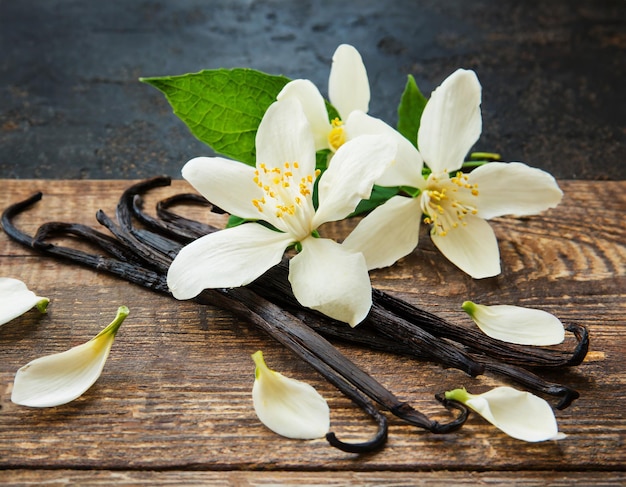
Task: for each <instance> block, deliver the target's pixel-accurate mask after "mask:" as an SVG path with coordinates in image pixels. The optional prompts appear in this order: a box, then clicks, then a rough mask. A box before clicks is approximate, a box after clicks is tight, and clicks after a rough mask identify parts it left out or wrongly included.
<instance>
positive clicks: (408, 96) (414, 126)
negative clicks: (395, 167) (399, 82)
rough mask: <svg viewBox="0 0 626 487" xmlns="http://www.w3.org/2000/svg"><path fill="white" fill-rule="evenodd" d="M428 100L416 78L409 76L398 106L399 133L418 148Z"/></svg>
mask: <svg viewBox="0 0 626 487" xmlns="http://www.w3.org/2000/svg"><path fill="white" fill-rule="evenodd" d="M427 101H428V100H427V99H426V97H425V96H424V95H422V92H421V91H420V90H419V88H418V87H417V83H415V78H413V76H412V75H409V76H408V78H407V81H406V86H405V87H404V92H403V93H402V98H400V105H398V132H400V133H401V134H402V135H404V136H405V137H406V138H407V139H408V140H409V142H411V144H413V145H414V146H415V147H417V131H418V130H419V128H420V119H421V118H422V112H423V111H424V107H425V106H426V102H427Z"/></svg>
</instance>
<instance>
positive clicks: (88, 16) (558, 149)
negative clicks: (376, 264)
mask: <svg viewBox="0 0 626 487" xmlns="http://www.w3.org/2000/svg"><path fill="white" fill-rule="evenodd" d="M343 42H346V43H350V44H353V45H354V46H356V47H357V48H358V49H359V51H360V52H361V54H362V56H363V58H364V61H365V64H366V67H367V69H368V73H369V76H370V83H371V86H372V102H371V105H370V113H371V114H372V115H375V116H378V117H381V118H383V119H385V120H386V121H387V122H389V123H391V124H395V120H396V114H395V112H396V106H397V103H398V100H399V97H400V94H401V92H402V89H403V86H404V83H405V80H406V75H407V74H409V73H411V74H413V75H414V76H415V78H416V80H417V82H418V84H419V86H420V87H421V88H422V90H423V91H424V92H425V93H426V94H428V93H430V91H431V90H432V89H433V88H434V87H436V86H437V85H438V84H439V83H440V82H441V81H442V80H443V79H444V78H445V77H446V76H447V75H448V74H450V73H451V72H452V71H454V70H455V69H456V68H458V67H465V68H472V69H474V70H476V72H477V73H478V76H479V79H480V80H481V82H482V84H483V117H484V123H483V136H482V137H481V139H480V141H479V142H478V144H477V145H476V149H477V150H488V151H496V152H500V153H502V154H503V155H504V156H505V158H506V160H521V161H524V162H527V163H528V164H530V165H533V166H537V167H541V168H543V169H546V170H548V171H550V172H552V173H553V174H554V175H555V176H557V177H559V178H580V179H626V149H625V147H626V144H625V142H626V94H625V85H626V2H624V1H623V0H615V1H582V0H578V1H577V0H550V1H522V2H520V1H518V0H497V1H496V0H493V1H488V0H482V1H480V0H474V1H466V0H458V1H435V0H432V1H417V0H401V1H386V2H382V1H380V0H377V1H374V0H364V1H352V2H338V1H333V0H326V1H312V0H309V1H307V0H299V1H293V2H287V1H277V0H275V1H270V0H264V1H252V0H249V1H244V0H219V1H201V0H177V1H171V2H166V1H158V0H153V1H126V0H123V1H122V0H107V1H103V2H96V1H72V0H40V1H35V0H20V1H11V0H0V53H1V54H0V81H1V82H0V177H3V178H142V177H149V176H153V175H157V174H168V175H170V176H173V177H179V174H180V168H181V166H182V165H183V164H184V163H185V162H186V161H187V160H188V159H190V158H191V157H194V156H197V155H210V154H212V152H211V151H210V149H208V148H207V147H206V146H205V145H203V144H201V143H200V142H198V141H197V140H195V139H194V138H193V136H192V135H190V134H189V132H188V131H187V129H186V128H185V126H184V125H183V124H182V123H181V122H179V121H178V119H177V118H176V117H175V116H174V115H173V114H172V113H171V110H170V107H169V105H168V104H167V102H166V101H165V100H164V98H163V97H162V96H161V94H159V93H158V92H157V91H156V90H155V89H154V88H151V87H150V86H147V85H145V84H142V83H140V82H138V81H137V79H138V78H139V77H140V76H160V75H170V74H183V73H186V72H195V71H199V70H200V69H204V68H218V67H238V66H246V67H253V68H256V69H260V70H263V71H266V72H269V73H273V74H284V75H286V76H288V77H291V78H296V77H306V78H310V79H311V80H312V81H314V82H315V83H316V84H317V85H318V86H319V87H320V89H321V90H322V92H323V93H325V92H326V84H327V78H328V72H329V65H330V58H331V55H332V53H333V51H334V49H335V48H336V46H337V45H338V44H340V43H343Z"/></svg>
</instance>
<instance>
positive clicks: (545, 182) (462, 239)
mask: <svg viewBox="0 0 626 487" xmlns="http://www.w3.org/2000/svg"><path fill="white" fill-rule="evenodd" d="M480 102H481V86H480V83H479V82H478V78H477V77H476V74H475V73H474V72H473V71H468V70H463V69H459V70H457V71H456V72H454V73H453V74H452V75H450V76H449V77H448V78H447V79H446V80H444V82H443V83H442V84H441V86H439V87H438V88H437V89H436V90H435V91H434V92H433V93H432V96H431V98H430V100H429V101H428V103H427V104H426V107H425V108H424V112H423V113H422V118H421V122H420V128H419V132H418V137H417V142H418V147H419V152H420V153H421V157H422V158H423V161H424V163H425V164H426V165H428V167H429V168H430V169H431V171H432V172H431V174H430V175H429V176H428V178H427V179H426V180H424V178H423V177H422V167H423V165H422V159H421V158H420V157H419V154H418V151H417V149H415V148H414V147H412V146H411V147H406V146H405V145H403V146H402V148H403V149H402V150H401V149H399V150H398V155H397V158H396V159H397V160H396V163H395V164H393V165H391V166H390V167H389V169H388V171H387V173H386V175H385V178H387V179H388V180H394V181H397V180H398V179H401V180H402V181H403V182H402V183H400V185H402V186H410V187H413V188H415V189H416V191H415V193H416V195H415V197H406V196H400V195H399V196H394V197H393V198H391V199H389V200H388V201H387V202H386V203H385V204H383V205H381V206H379V207H378V208H376V209H375V210H374V211H373V212H372V213H370V214H369V215H368V216H367V217H366V218H365V219H364V220H363V221H362V222H361V223H360V224H359V225H358V226H357V228H356V229H355V230H354V231H353V232H352V233H351V234H350V236H349V237H348V238H347V239H346V241H345V242H344V245H346V246H347V247H348V248H351V249H353V250H358V251H361V252H363V254H364V255H365V257H366V259H367V263H368V267H369V268H370V269H373V268H378V267H385V266H388V265H391V264H393V263H394V262H395V261H396V260H398V259H399V258H401V257H403V256H405V255H407V254H409V253H410V252H412V251H413V249H414V248H415V247H416V246H417V241H418V236H419V228H420V224H421V223H422V215H425V217H424V219H423V221H424V222H425V223H427V224H429V225H431V238H432V240H433V242H434V244H435V245H436V246H437V248H439V250H440V251H441V252H442V253H443V254H444V255H445V256H446V257H447V258H448V259H449V260H450V261H451V262H452V263H453V264H455V265H456V266H457V267H459V268H460V269H461V270H463V271H464V272H466V273H468V274H469V275H470V276H472V277H474V278H476V279H480V278H485V277H491V276H495V275H497V274H499V273H500V253H499V250H498V242H497V240H496V236H495V234H494V232H493V230H492V229H491V227H490V225H489V224H488V223H487V221H486V220H488V219H490V218H494V217H497V216H502V215H510V214H512V215H517V216H523V215H533V214H537V213H539V212H541V211H543V210H546V209H548V208H553V207H554V206H556V205H557V204H558V203H559V202H560V201H561V198H562V196H563V193H562V191H561V190H560V189H559V186H558V184H557V183H556V181H555V179H554V178H553V177H552V176H551V175H550V174H548V173H547V172H545V171H542V170H540V169H535V168H531V167H529V166H527V165H525V164H522V163H519V162H512V163H497V162H492V163H489V164H484V165H483V166H480V167H478V168H477V169H475V170H473V171H472V172H471V173H469V174H464V173H461V172H460V169H461V167H462V165H463V162H464V160H465V156H466V155H467V153H468V152H469V150H470V149H471V147H472V146H473V145H474V143H475V142H476V141H477V140H478V137H479V136H480V133H481V130H482V119H481V113H480ZM370 132H371V133H375V132H376V131H375V130H370ZM379 132H381V133H382V132H383V130H380V131H379ZM384 133H388V130H385V131H384ZM407 157H408V158H410V159H411V161H409V162H407V160H406V158H407ZM408 168H410V174H409V173H408V172H407V171H408Z"/></svg>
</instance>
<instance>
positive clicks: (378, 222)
mask: <svg viewBox="0 0 626 487" xmlns="http://www.w3.org/2000/svg"><path fill="white" fill-rule="evenodd" d="M421 216H422V211H421V208H420V204H419V200H418V199H417V198H405V197H404V196H394V197H393V198H391V199H389V200H388V201H387V202H385V203H384V204H382V205H380V206H379V207H377V208H376V209H374V211H372V212H371V213H370V214H369V215H367V216H366V217H365V218H364V219H363V220H361V221H360V222H359V224H358V225H357V226H356V228H355V229H354V230H353V231H352V232H351V233H350V235H348V237H347V238H346V239H345V240H344V241H343V244H342V245H343V246H344V247H346V248H348V249H350V250H353V251H355V252H361V253H362V254H363V255H364V256H365V260H366V261H367V268H368V269H377V268H380V267H387V266H390V265H392V264H393V263H394V262H396V261H397V260H398V259H400V258H401V257H404V256H405V255H408V254H410V253H411V252H413V249H415V247H417V240H418V237H419V228H420V222H421Z"/></svg>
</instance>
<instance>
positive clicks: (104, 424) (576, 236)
mask: <svg viewBox="0 0 626 487" xmlns="http://www.w3.org/2000/svg"><path fill="white" fill-rule="evenodd" d="M560 183H561V187H562V188H563V190H564V192H565V197H564V200H563V202H562V203H561V205H560V206H559V207H557V208H556V209H554V210H551V211H548V212H546V213H544V214H542V215H539V216H535V217H531V218H528V219H515V218H500V219H497V220H495V221H494V222H493V227H494V228H495V230H496V232H497V235H498V238H499V241H500V249H501V254H502V261H503V272H502V274H501V275H500V276H499V277H497V278H493V279H487V280H480V281H476V280H472V279H471V278H469V277H467V276H465V275H463V274H462V273H461V272H460V271H457V270H456V269H455V268H454V267H453V266H452V265H451V264H449V263H447V262H446V261H445V259H443V258H442V257H441V256H440V255H439V254H438V253H437V252H436V251H435V249H434V248H433V246H432V244H431V243H430V242H429V240H428V238H427V237H424V238H422V240H421V242H420V246H419V248H418V250H416V251H415V252H414V253H413V254H412V255H410V256H408V257H407V258H405V259H403V260H402V261H401V262H400V263H398V264H397V265H396V266H394V267H392V268H390V269H385V270H381V271H376V272H373V273H372V282H373V285H374V286H376V287H379V288H381V289H385V290H387V291H389V292H392V293H394V294H396V295H399V296H401V297H403V298H404V299H406V300H408V301H410V302H412V303H414V304H417V305H419V306H422V307H424V308H426V309H428V310H430V311H433V312H435V313H437V314H440V315H441V316H444V317H446V318H448V319H451V320H454V321H456V322H459V323H464V324H466V325H467V326H472V324H471V322H469V320H468V318H466V317H465V315H464V314H463V313H462V311H461V310H460V305H461V303H462V302H463V300H465V299H472V300H475V301H477V302H482V303H486V304H493V303H509V304H521V305H527V306H535V307H540V308H543V309H546V310H548V311H550V312H553V313H555V314H557V315H558V316H559V317H560V318H561V319H562V321H563V322H565V323H581V324H584V325H586V326H587V327H588V328H589V330H590V333H591V340H592V341H591V351H590V353H589V356H588V359H587V360H586V361H585V362H584V363H583V364H582V365H581V366H580V367H577V368H575V369H572V370H568V371H557V372H551V373H546V374H545V375H546V376H547V377H550V378H551V379H553V380H558V381H562V382H564V383H566V384H569V385H571V386H573V387H575V388H577V389H578V390H579V391H580V393H581V398H580V399H579V400H577V401H576V402H575V403H574V404H573V405H572V406H571V407H570V408H568V409H566V410H564V411H557V413H556V415H557V419H558V421H559V426H560V429H561V431H563V432H564V433H566V434H567V435H568V437H567V438H566V439H565V440H562V441H559V442H545V443H539V444H528V443H523V442H520V441H517V440H513V439H511V438H509V437H507V436H506V435H504V434H502V433H500V432H499V431H498V430H496V429H495V428H493V427H491V426H490V425H488V424H487V423H485V422H484V421H483V420H482V419H481V418H479V417H478V416H476V415H472V417H471V418H470V419H469V421H468V422H467V424H466V425H465V426H464V427H463V428H462V430H461V431H459V432H456V433H452V434H446V435H440V436H435V435H432V434H430V433H427V432H424V431H421V430H417V429H415V428H413V427H410V426H406V425H404V424H402V423H401V422H399V421H397V420H395V419H394V418H393V417H390V431H389V433H390V437H389V442H388V444H387V446H386V447H385V448H384V449H383V450H382V451H380V452H377V453H374V454H371V455H364V456H358V455H354V454H347V453H343V452H340V451H338V450H335V449H333V448H331V447H330V446H328V444H327V443H326V442H325V440H315V441H306V442H302V441H294V440H286V439H283V438H281V437H278V436H276V435H274V434H273V433H271V432H269V431H268V430H267V429H266V428H265V427H264V426H263V425H262V424H260V423H259V421H258V419H257V418H256V416H255V414H254V411H253V408H252V401H251V387H252V382H253V370H254V367H253V363H252V360H251V359H250V354H252V353H253V352H255V351H256V350H258V349H262V350H263V351H264V353H265V356H266V360H267V362H268V364H269V365H270V367H272V368H275V369H277V370H280V371H281V372H283V373H285V374H287V375H290V376H293V377H296V378H299V379H302V380H306V381H308V382H310V383H311V384H313V385H315V386H316V387H317V388H318V390H319V391H320V392H321V393H322V394H323V395H324V396H325V397H326V398H327V399H328V401H329V404H330V407H331V421H332V429H333V430H334V431H335V432H336V433H337V434H338V435H339V437H340V438H344V439H346V440H348V439H352V440H356V439H359V438H361V439H365V438H368V437H369V435H370V434H371V433H372V432H373V425H372V424H371V423H370V422H369V420H368V419H367V418H365V417H364V415H363V414H362V413H361V412H360V410H358V409H357V408H355V407H354V406H353V405H352V404H351V403H350V401H349V400H347V399H346V398H344V397H343V396H342V395H341V394H340V393H338V392H337V391H336V390H335V389H334V388H333V387H332V386H330V385H328V384H327V383H326V382H325V381H324V380H323V379H321V378H320V377H319V376H317V375H316V373H315V372H313V371H312V370H311V369H310V368H309V367H308V366H307V365H305V364H303V363H301V362H299V361H298V360H296V359H295V358H294V357H293V356H291V355H290V354H289V353H288V352H286V351H285V350H284V349H283V348H282V347H281V346H279V345H278V344H276V343H275V342H273V341H272V340H271V339H270V338H268V337H266V336H265V335H264V334H262V333H261V332H259V331H257V330H256V329H254V328H252V327H251V326H249V325H248V324H247V323H245V322H242V321H239V320H236V319H234V318H233V317H232V316H231V315H229V314H228V313H227V312H224V311H222V310H220V309H216V308H212V307H206V306H205V307H201V306H198V305H196V304H194V303H191V302H179V301H176V300H174V299H172V298H169V297H166V296H162V295H157V294H155V293H152V292H150V291H147V290H144V289H142V288H139V287H137V286H134V285H132V284H129V283H126V282H124V281H121V280H118V279H116V278H114V277H111V276H108V275H105V274H101V273H97V272H94V271H92V270H89V269H83V268H79V267H75V266H73V265H67V264H64V263H60V262H57V261H54V260H51V259H49V258H42V257H40V256H38V255H37V254H35V253H34V252H32V251H30V250H28V249H24V248H23V247H21V246H19V245H18V244H16V243H14V242H12V241H9V239H8V237H7V236H6V235H5V234H4V233H2V234H1V235H0V265H1V269H2V270H1V272H0V275H2V276H8V277H16V278H20V279H22V280H23V281H25V282H26V283H27V284H28V285H29V287H30V288H31V289H32V290H34V291H35V292H37V293H38V294H40V295H44V296H48V297H50V298H51V304H50V307H49V312H48V314H47V315H43V316H40V315H39V314H38V313H37V312H36V311H31V312H29V313H27V314H26V315H24V316H22V317H21V318H19V319H17V320H15V321H13V322H11V323H9V324H7V325H4V326H3V327H1V328H0V405H1V407H2V409H1V410H0V482H2V481H4V482H6V483H9V484H16V485H36V484H42V483H47V485H57V484H58V485H62V484H65V483H68V482H69V483H74V484H81V485H84V484H87V483H92V484H94V485H96V484H110V483H113V482H115V483H118V484H135V485H140V484H151V485H154V484H168V485H174V484H176V485H180V484H189V485H197V484H202V483H211V484H220V483H221V484H224V485H264V484H272V483H274V484H303V483H306V484H322V483H327V484H331V485H348V484H350V485H355V484H368V485H437V484H440V483H444V482H451V483H458V484H461V485H476V484H484V485H494V484H499V483H505V482H507V481H509V482H513V481H517V483H518V485H546V484H549V485H572V484H577V485H589V484H602V485H621V484H622V483H623V481H624V463H625V457H626V455H625V446H624V440H625V438H626V436H625V432H626V422H625V420H624V406H623V404H622V403H621V400H622V398H623V393H624V383H625V381H626V376H625V374H624V370H625V366H626V358H624V347H625V346H626V326H625V322H626V299H625V298H626V264H625V263H626V225H625V224H624V214H625V212H626V182H624V181H621V182H589V181H561V182H560ZM129 184H130V182H129V181H38V180H0V206H2V208H4V207H6V206H7V205H8V204H10V203H12V202H15V201H18V200H21V199H23V198H25V197H27V196H29V195H30V194H32V193H33V192H35V191H37V190H42V191H43V192H44V199H43V200H42V201H41V202H40V203H38V204H37V206H36V207H35V208H34V209H33V210H32V211H30V212H28V213H27V214H24V215H23V216H21V217H20V218H19V219H18V224H19V226H20V227H21V228H22V229H24V230H26V231H28V232H33V231H34V230H35V229H36V227H37V226H38V225H39V224H40V223H42V222H43V221H47V220H63V221H78V222H82V223H87V224H92V225H93V226H97V223H96V221H95V218H94V214H95V212H96V210H98V209H100V208H101V209H103V210H105V211H106V212H107V213H109V214H110V215H113V214H114V210H115V204H116V201H117V198H118V197H119V195H120V193H121V191H122V190H123V189H124V188H126V187H127V186H128V185H129ZM188 189H189V188H188V186H187V185H186V183H184V182H181V181H176V182H174V184H173V187H172V188H165V189H162V190H159V191H157V192H155V195H154V199H156V198H157V197H163V196H167V195H170V194H174V193H178V192H182V191H186V190H188ZM195 216H196V217H198V218H201V217H203V214H202V213H196V214H195ZM326 230H327V232H329V233H330V234H332V233H333V232H336V231H337V228H335V227H332V226H331V227H330V228H328V229H326ZM122 304H124V305H127V306H128V307H129V308H130V316H129V317H128V318H127V320H126V322H125V323H124V325H123V326H122V328H121V331H120V333H119V335H118V339H117V340H116V343H115V344H114V346H113V350H112V353H111V355H110V357H109V360H108V362H107V364H106V367H105V370H104V373H103V375H102V376H101V377H100V379H99V381H98V382H97V383H96V384H95V385H94V386H93V387H92V388H91V389H90V390H89V391H88V392H87V393H85V394H84V395H83V396H82V397H81V398H79V399H78V400H76V401H74V402H72V403H70V404H68V405H65V406H61V407H57V408H51V409H41V410H39V409H30V408H24V407H19V406H16V405H14V404H13V403H11V401H10V395H11V387H12V381H13V376H14V374H15V371H16V370H17V369H18V368H19V367H20V366H22V365H24V364H25V363H27V362H28V361H30V360H32V359H33V358H36V357H39V356H41V355H44V354H49V353H53V352H60V351H63V350H66V349H67V348H69V347H71V346H74V345H77V344H80V343H82V342H84V341H86V340H87V339H89V338H91V337H92V336H94V335H95V334H96V333H97V332H98V331H99V330H100V328H101V327H103V326H104V325H106V324H108V323H109V322H110V321H111V319H112V318H113V317H114V315H115V310H116V309H117V307H118V306H119V305H122ZM339 348H340V349H341V350H342V351H343V352H345V353H346V354H347V355H348V356H349V357H350V358H352V359H353V360H354V361H355V362H356V363H358V364H359V365H361V366H362V367H363V368H365V369H366V370H367V371H368V372H370V373H371V374H372V375H374V376H375V377H376V378H378V379H379V380H380V381H381V382H382V383H383V384H385V385H386V386H387V387H388V388H389V389H391V390H392V391H393V392H395V393H396V394H397V395H398V396H399V397H400V398H402V399H404V400H408V401H410V402H411V403H412V404H413V405H415V406H416V407H417V408H418V409H421V410H422V411H424V412H425V413H427V414H429V415H432V416H435V417H439V418H440V419H445V418H446V413H442V412H441V409H440V407H439V405H438V403H437V402H436V401H435V399H434V397H433V395H434V394H435V393H437V392H442V391H444V390H447V389H451V388H455V387H459V386H465V387H467V388H468V390H470V391H471V392H474V391H477V392H480V391H482V390H485V389H486V388H488V387H491V386H494V385H497V384H500V383H502V382H503V381H502V380H501V379H500V378H499V377H496V376H482V377H479V378H476V379H471V378H469V377H467V376H466V375H465V374H463V373H461V372H459V371H456V370H446V369H443V368H442V367H440V366H438V365H434V364H431V363H425V362H420V361H418V360H413V359H407V358H402V357H397V356H393V355H386V354H381V353H374V352H370V351H367V350H363V349H360V348H357V347H352V346H346V345H339Z"/></svg>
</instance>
